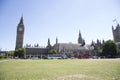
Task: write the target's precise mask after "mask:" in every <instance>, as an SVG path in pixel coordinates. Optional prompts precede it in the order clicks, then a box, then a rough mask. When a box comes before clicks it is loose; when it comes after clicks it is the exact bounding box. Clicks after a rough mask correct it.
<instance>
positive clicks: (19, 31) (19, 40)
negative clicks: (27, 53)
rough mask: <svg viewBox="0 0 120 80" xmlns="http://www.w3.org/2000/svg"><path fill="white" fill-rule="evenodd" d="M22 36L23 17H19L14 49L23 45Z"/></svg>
mask: <svg viewBox="0 0 120 80" xmlns="http://www.w3.org/2000/svg"><path fill="white" fill-rule="evenodd" d="M23 38H24V23H23V17H21V19H20V22H19V24H18V26H17V36H16V47H15V50H16V49H19V48H22V47H23Z"/></svg>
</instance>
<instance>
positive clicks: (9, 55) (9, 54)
mask: <svg viewBox="0 0 120 80" xmlns="http://www.w3.org/2000/svg"><path fill="white" fill-rule="evenodd" d="M14 52H15V51H8V52H7V56H8V57H13V55H14Z"/></svg>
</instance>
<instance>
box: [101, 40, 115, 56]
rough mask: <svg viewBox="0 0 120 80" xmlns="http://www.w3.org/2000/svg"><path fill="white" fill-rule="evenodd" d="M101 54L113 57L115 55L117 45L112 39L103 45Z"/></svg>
mask: <svg viewBox="0 0 120 80" xmlns="http://www.w3.org/2000/svg"><path fill="white" fill-rule="evenodd" d="M101 55H102V56H105V57H108V58H114V57H116V56H117V45H116V43H115V42H114V41H112V40H108V41H107V42H105V44H104V45H103V50H102V54H101Z"/></svg>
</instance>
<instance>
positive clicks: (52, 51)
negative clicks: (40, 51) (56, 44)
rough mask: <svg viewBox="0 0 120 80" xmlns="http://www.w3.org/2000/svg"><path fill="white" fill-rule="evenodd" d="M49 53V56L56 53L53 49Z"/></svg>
mask: <svg viewBox="0 0 120 80" xmlns="http://www.w3.org/2000/svg"><path fill="white" fill-rule="evenodd" d="M49 53H50V54H56V53H57V51H56V50H55V49H51V50H49Z"/></svg>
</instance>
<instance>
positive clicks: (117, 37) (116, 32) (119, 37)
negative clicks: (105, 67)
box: [112, 24, 120, 42]
mask: <svg viewBox="0 0 120 80" xmlns="http://www.w3.org/2000/svg"><path fill="white" fill-rule="evenodd" d="M112 32H113V38H114V41H115V42H120V25H119V24H117V26H116V29H114V27H113V26H112Z"/></svg>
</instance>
